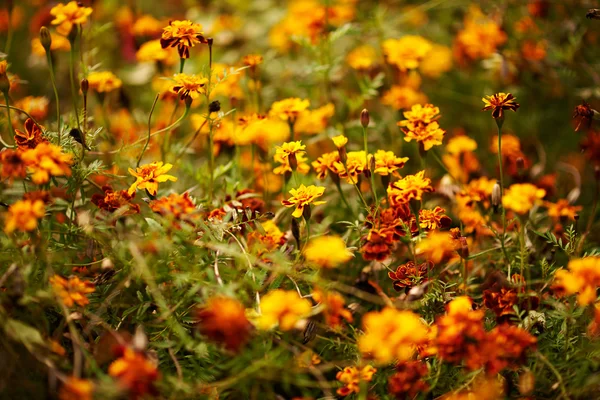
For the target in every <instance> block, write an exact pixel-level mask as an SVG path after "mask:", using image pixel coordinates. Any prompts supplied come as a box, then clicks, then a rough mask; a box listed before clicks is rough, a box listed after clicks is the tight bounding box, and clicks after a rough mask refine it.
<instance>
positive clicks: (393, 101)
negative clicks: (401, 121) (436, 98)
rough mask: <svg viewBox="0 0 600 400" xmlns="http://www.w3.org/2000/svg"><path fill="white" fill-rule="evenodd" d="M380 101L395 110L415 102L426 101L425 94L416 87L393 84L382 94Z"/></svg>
mask: <svg viewBox="0 0 600 400" xmlns="http://www.w3.org/2000/svg"><path fill="white" fill-rule="evenodd" d="M381 102H382V103H383V104H385V105H388V106H391V107H392V108H394V109H395V110H402V109H404V108H409V107H412V106H413V105H415V104H419V103H425V102H427V96H425V94H424V93H423V92H421V91H419V90H418V89H416V88H413V87H410V86H398V85H394V86H392V87H391V88H390V90H388V91H387V92H385V93H384V94H383V97H382V98H381Z"/></svg>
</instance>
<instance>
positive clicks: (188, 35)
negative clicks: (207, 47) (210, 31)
mask: <svg viewBox="0 0 600 400" xmlns="http://www.w3.org/2000/svg"><path fill="white" fill-rule="evenodd" d="M199 43H208V41H207V40H206V38H205V37H204V33H203V32H202V25H200V24H195V23H193V22H192V21H189V20H184V21H171V22H169V26H167V27H165V28H164V30H163V33H162V37H161V39H160V45H161V46H162V48H163V49H166V48H167V47H177V51H178V52H179V58H190V47H194V46H196V45H197V44H199Z"/></svg>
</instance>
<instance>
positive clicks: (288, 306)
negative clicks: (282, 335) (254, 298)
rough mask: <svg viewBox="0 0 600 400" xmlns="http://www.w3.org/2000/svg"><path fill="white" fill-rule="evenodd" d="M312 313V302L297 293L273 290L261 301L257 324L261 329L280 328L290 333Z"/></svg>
mask: <svg viewBox="0 0 600 400" xmlns="http://www.w3.org/2000/svg"><path fill="white" fill-rule="evenodd" d="M310 311H311V304H310V301H308V300H307V299H303V298H301V297H300V296H299V295H298V293H297V292H296V291H293V290H290V291H285V290H280V289H277V290H272V291H270V292H269V293H267V294H266V295H265V296H263V297H262V298H261V299H260V315H259V317H258V319H257V320H256V324H257V326H258V327H259V328H260V329H272V328H274V327H276V326H278V327H279V329H281V330H282V331H289V330H291V329H293V328H294V327H295V326H296V324H297V323H298V322H300V320H302V319H304V318H306V317H308V316H309V315H310Z"/></svg>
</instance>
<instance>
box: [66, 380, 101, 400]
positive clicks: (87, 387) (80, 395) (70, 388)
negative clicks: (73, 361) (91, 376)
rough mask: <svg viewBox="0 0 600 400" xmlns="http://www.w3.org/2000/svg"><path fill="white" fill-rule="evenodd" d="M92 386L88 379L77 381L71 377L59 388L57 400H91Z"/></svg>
mask: <svg viewBox="0 0 600 400" xmlns="http://www.w3.org/2000/svg"><path fill="white" fill-rule="evenodd" d="M93 392H94V384H93V383H92V382H91V381H90V380H88V379H79V378H75V377H73V376H71V377H69V378H68V379H67V381H66V382H65V383H64V384H63V385H62V387H61V388H60V392H59V393H58V399H59V400H92V397H93Z"/></svg>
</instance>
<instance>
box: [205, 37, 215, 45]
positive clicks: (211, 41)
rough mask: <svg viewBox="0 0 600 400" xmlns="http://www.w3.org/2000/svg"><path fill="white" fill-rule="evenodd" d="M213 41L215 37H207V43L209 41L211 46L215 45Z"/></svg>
mask: <svg viewBox="0 0 600 400" xmlns="http://www.w3.org/2000/svg"><path fill="white" fill-rule="evenodd" d="M213 41H214V39H213V38H211V37H209V38H207V39H206V43H207V44H208V45H209V46H212V45H213Z"/></svg>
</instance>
